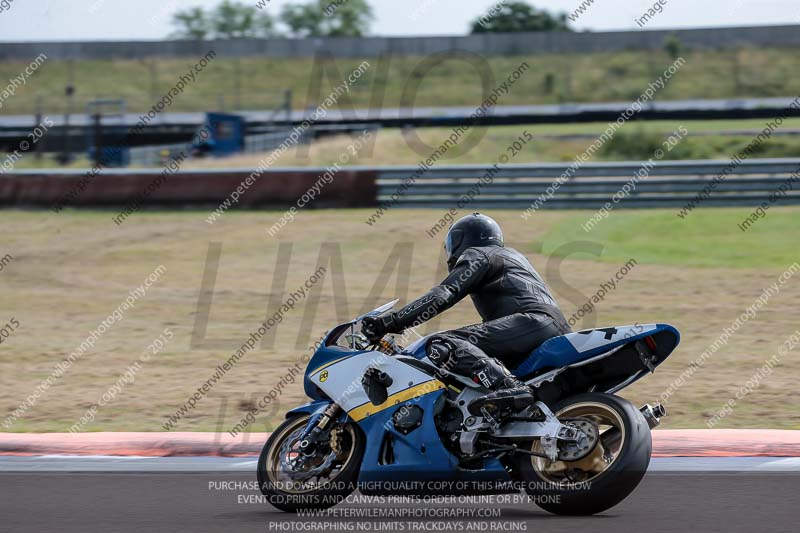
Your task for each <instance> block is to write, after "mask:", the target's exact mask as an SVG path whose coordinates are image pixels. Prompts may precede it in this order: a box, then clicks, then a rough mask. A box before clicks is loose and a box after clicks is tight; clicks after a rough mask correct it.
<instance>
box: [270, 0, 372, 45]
mask: <svg viewBox="0 0 800 533" xmlns="http://www.w3.org/2000/svg"><path fill="white" fill-rule="evenodd" d="M373 19H374V15H373V13H372V8H371V7H370V5H369V4H368V3H367V2H366V0H344V1H340V2H336V1H335V0H311V2H309V3H307V4H290V5H287V6H285V7H284V8H283V11H282V12H281V20H282V21H283V23H284V24H286V26H288V27H289V30H290V31H291V34H292V35H293V36H295V37H359V36H362V35H365V34H367V33H369V27H370V24H371V22H372V21H373Z"/></svg>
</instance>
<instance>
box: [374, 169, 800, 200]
mask: <svg viewBox="0 0 800 533" xmlns="http://www.w3.org/2000/svg"><path fill="white" fill-rule="evenodd" d="M571 164H572V163H571V162H570V163H558V164H546V165H505V166H501V167H500V170H499V171H498V172H496V173H495V174H494V175H493V176H491V179H486V178H485V176H486V173H487V170H488V168H487V167H486V166H484V165H474V166H473V165H470V166H449V167H435V168H432V169H430V170H428V171H427V172H426V173H425V174H424V175H423V176H422V177H418V178H416V179H415V180H414V181H413V184H412V185H411V186H410V187H408V188H405V187H404V186H403V184H404V183H405V182H406V181H407V180H408V179H409V178H410V177H412V176H414V174H415V172H416V171H417V167H395V168H383V169H379V170H378V203H379V204H382V203H384V202H390V203H392V204H393V205H397V206H398V207H435V208H450V207H455V208H457V209H475V208H481V209H487V208H512V209H527V208H528V207H530V206H531V205H533V204H534V203H535V202H536V201H537V200H538V199H540V197H542V195H544V196H545V197H547V196H548V195H549V193H550V192H553V195H552V198H548V199H547V201H545V202H542V204H541V208H543V209H599V208H600V207H601V206H603V205H604V204H605V203H606V202H609V201H611V199H612V197H613V196H614V195H615V194H617V193H618V192H619V191H621V190H622V189H623V187H624V186H625V185H626V184H628V183H629V182H630V181H631V179H632V178H633V177H634V175H635V174H636V173H637V172H638V171H639V170H640V169H642V168H643V163H641V162H621V163H593V164H586V165H583V166H582V167H580V169H578V170H577V171H576V172H574V175H573V176H571V177H570V178H569V179H567V180H566V181H564V182H563V183H562V184H560V186H557V187H556V186H555V185H554V183H555V182H556V181H557V180H559V178H560V177H561V176H562V175H564V173H565V172H566V171H567V169H568V168H569V166H570V165H571ZM730 165H731V162H730V161H728V160H718V161H677V162H661V163H656V164H655V166H654V167H653V168H652V169H651V170H650V172H649V174H648V175H647V176H645V177H642V178H640V179H639V180H638V182H636V183H635V184H634V185H633V186H631V185H629V186H628V187H627V188H626V190H629V194H628V196H627V197H625V198H624V199H622V200H621V202H620V204H619V207H625V208H640V207H682V206H684V205H686V204H687V203H688V202H690V201H691V200H693V199H694V198H695V197H696V196H697V195H698V194H699V193H702V192H703V191H704V190H710V194H709V195H708V197H707V198H705V199H704V200H703V201H702V202H700V204H699V205H701V206H738V205H746V206H751V205H757V204H759V203H761V202H763V201H767V200H768V198H769V197H770V195H771V194H773V192H774V191H776V190H778V188H779V187H781V185H782V184H784V183H785V182H786V180H787V179H788V178H789V176H791V175H795V177H796V179H800V178H797V175H796V172H798V170H800V159H761V160H752V161H744V162H742V163H741V164H739V165H737V166H735V168H731V169H730V170H728V173H727V174H725V172H726V168H727V167H729V166H730ZM722 176H724V177H722ZM482 178H483V179H482ZM482 182H483V183H482ZM712 186H713V187H712ZM793 187H794V190H790V191H788V192H787V194H786V196H783V197H782V198H781V199H780V203H781V204H789V203H793V204H798V203H800V181H798V182H797V183H794V184H793ZM401 190H402V191H403V192H402V193H401V194H398V191H401ZM470 198H471V199H470Z"/></svg>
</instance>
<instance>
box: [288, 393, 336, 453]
mask: <svg viewBox="0 0 800 533" xmlns="http://www.w3.org/2000/svg"><path fill="white" fill-rule="evenodd" d="M341 414H342V408H341V407H339V406H338V405H336V404H335V403H332V404H330V405H329V406H328V407H327V408H326V409H325V411H324V412H322V413H321V414H316V415H314V416H312V417H311V419H309V421H308V424H307V425H306V427H305V429H304V430H303V433H302V434H301V435H300V444H299V445H298V451H299V452H300V453H302V454H303V455H305V456H310V455H314V454H315V453H316V451H317V446H318V444H319V443H320V442H324V441H328V440H329V439H328V437H329V435H330V430H331V426H332V424H333V422H334V421H336V419H337V418H339V415H341Z"/></svg>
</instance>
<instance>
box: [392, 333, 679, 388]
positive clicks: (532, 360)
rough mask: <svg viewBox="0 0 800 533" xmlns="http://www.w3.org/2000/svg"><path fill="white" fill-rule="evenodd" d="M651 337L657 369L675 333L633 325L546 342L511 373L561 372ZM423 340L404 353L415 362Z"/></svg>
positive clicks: (675, 339) (673, 344) (674, 342)
mask: <svg viewBox="0 0 800 533" xmlns="http://www.w3.org/2000/svg"><path fill="white" fill-rule="evenodd" d="M647 337H652V338H653V339H654V341H655V344H656V346H657V350H656V353H655V355H656V359H655V360H654V361H653V366H654V367H657V366H658V365H660V364H661V363H662V362H663V361H664V359H666V357H667V356H668V355H669V354H670V353H672V351H673V350H675V348H676V347H677V346H678V343H679V342H680V334H679V333H678V330H676V329H675V328H674V327H672V326H670V325H669V324H634V325H631V326H614V327H609V328H597V329H587V330H583V331H577V332H574V333H568V334H566V335H560V336H558V337H553V338H552V339H548V340H547V341H545V342H544V343H543V344H542V345H541V346H539V347H538V348H537V349H536V350H534V351H533V352H532V353H531V354H530V355H529V356H528V358H527V359H525V360H524V361H523V362H522V363H521V364H519V365H518V366H517V367H516V368H512V369H511V371H512V372H513V373H514V374H515V375H516V376H518V377H520V378H526V377H528V376H530V375H532V374H535V373H537V372H539V371H542V370H545V369H548V370H549V369H554V368H561V367H565V366H569V365H573V364H575V363H580V362H581V361H586V360H588V359H591V358H593V357H596V356H598V355H601V354H603V353H606V352H609V351H611V350H613V349H615V348H618V347H620V346H624V345H626V344H630V343H632V342H635V341H637V340H642V339H646V338H647ZM429 338H430V336H428V337H423V338H421V339H418V340H417V341H415V342H414V343H412V344H410V345H409V346H408V347H407V348H406V349H405V350H404V353H406V354H410V355H413V356H414V357H416V358H418V359H422V358H424V357H426V356H427V355H426V353H425V344H426V342H427V340H428V339H429Z"/></svg>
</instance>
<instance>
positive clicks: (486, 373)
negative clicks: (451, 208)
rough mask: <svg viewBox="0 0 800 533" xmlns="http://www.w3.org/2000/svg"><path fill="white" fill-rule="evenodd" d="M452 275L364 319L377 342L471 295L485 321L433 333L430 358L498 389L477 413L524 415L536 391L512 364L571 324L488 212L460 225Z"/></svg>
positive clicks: (451, 242) (451, 253)
mask: <svg viewBox="0 0 800 533" xmlns="http://www.w3.org/2000/svg"><path fill="white" fill-rule="evenodd" d="M444 247H445V251H446V254H447V267H448V271H449V275H448V276H447V277H446V278H445V279H444V281H442V282H441V283H440V284H439V285H437V286H435V287H434V288H432V289H431V290H430V291H428V292H427V293H426V294H425V295H423V296H422V297H420V298H418V299H416V300H414V301H413V302H411V303H409V304H408V305H406V306H405V307H403V308H402V309H400V310H399V311H396V312H393V313H388V314H385V315H382V316H379V317H367V318H365V319H364V323H363V332H364V335H365V336H366V337H367V338H368V339H370V340H377V339H379V338H381V337H382V336H383V335H385V334H386V333H401V332H402V331H403V330H404V329H406V328H409V327H414V326H417V325H419V324H421V323H423V322H425V321H426V320H430V319H431V318H433V317H434V316H436V315H437V314H439V313H441V312H442V311H444V310H446V309H448V308H450V307H452V306H453V305H455V304H456V303H457V302H458V301H460V300H461V299H463V298H464V297H465V296H466V295H468V294H469V295H470V296H471V297H472V303H473V304H474V305H475V308H476V309H477V311H478V313H479V314H480V315H481V318H482V319H483V323H482V324H475V325H472V326H467V327H464V328H459V329H454V330H450V331H445V332H442V333H438V334H435V335H433V336H431V338H430V339H429V340H428V342H427V344H426V353H427V355H428V358H429V359H430V360H431V362H433V363H434V364H435V365H436V366H438V367H440V368H443V369H447V370H449V371H451V372H453V373H456V374H459V375H462V376H467V377H469V378H471V379H472V380H473V381H474V382H475V383H480V384H481V385H483V386H484V387H486V388H487V389H489V390H491V391H493V392H491V393H490V394H487V395H485V396H483V397H481V398H479V399H477V400H475V401H474V402H472V404H470V405H469V406H468V408H469V411H470V412H471V413H473V414H475V415H480V414H481V408H482V407H483V408H487V409H488V410H489V411H490V412H495V413H498V414H500V413H506V412H509V411H512V410H513V411H519V410H521V409H523V408H525V407H527V406H529V405H532V404H533V403H534V397H533V392H532V390H531V389H530V387H528V386H527V385H525V384H524V383H522V382H521V381H520V380H519V379H517V378H516V377H515V376H513V375H512V374H511V373H510V372H509V371H508V369H507V368H506V367H512V368H513V367H516V366H517V365H519V364H520V363H521V362H522V361H524V360H525V358H526V357H527V356H528V355H529V354H530V353H531V351H533V350H534V349H535V348H537V347H538V346H539V345H541V344H542V343H543V342H544V341H546V340H547V339H549V338H551V337H555V336H558V335H563V334H564V333H569V331H570V327H569V325H568V323H567V320H566V318H564V315H563V314H562V313H561V310H560V309H559V307H558V304H557V303H556V301H555V299H554V298H553V296H552V294H551V293H550V290H549V289H548V287H547V285H546V284H545V282H544V281H543V280H542V278H541V276H539V274H538V273H537V272H536V270H534V268H533V266H531V264H530V262H529V261H528V260H527V259H526V258H525V256H523V255H522V254H521V253H519V252H517V251H516V250H514V249H513V248H507V247H505V246H504V244H503V232H502V231H501V230H500V226H499V225H498V224H497V222H495V221H494V220H493V219H491V218H490V217H488V216H486V215H482V214H480V213H473V214H471V215H467V216H465V217H463V218H461V219H459V220H458V221H456V222H455V223H454V224H453V225H452V226H451V227H450V231H448V233H447V238H446V239H445V245H444Z"/></svg>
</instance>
